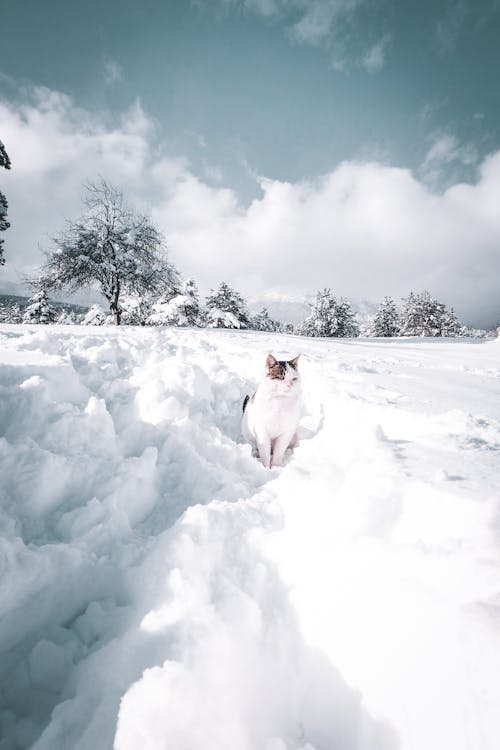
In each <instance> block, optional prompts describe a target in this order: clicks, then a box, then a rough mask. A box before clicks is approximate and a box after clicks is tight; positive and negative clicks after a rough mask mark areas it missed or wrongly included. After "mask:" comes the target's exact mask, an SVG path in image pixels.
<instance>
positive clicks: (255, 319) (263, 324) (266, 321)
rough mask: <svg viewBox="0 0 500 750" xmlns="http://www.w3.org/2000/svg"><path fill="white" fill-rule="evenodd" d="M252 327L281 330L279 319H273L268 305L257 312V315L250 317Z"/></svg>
mask: <svg viewBox="0 0 500 750" xmlns="http://www.w3.org/2000/svg"><path fill="white" fill-rule="evenodd" d="M250 328H252V329H253V330H254V331H270V332H272V331H279V329H280V324H279V323H278V321H276V320H273V319H272V318H271V317H270V315H269V312H268V310H267V307H263V308H262V310H261V311H260V312H258V313H257V315H253V316H252V317H251V318H250Z"/></svg>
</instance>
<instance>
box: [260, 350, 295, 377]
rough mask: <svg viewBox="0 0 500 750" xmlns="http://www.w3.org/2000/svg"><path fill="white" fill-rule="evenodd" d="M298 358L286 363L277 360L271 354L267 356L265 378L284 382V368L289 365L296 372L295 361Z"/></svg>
mask: <svg viewBox="0 0 500 750" xmlns="http://www.w3.org/2000/svg"><path fill="white" fill-rule="evenodd" d="M298 359H299V357H298V356H297V357H295V359H291V360H289V361H288V362H287V361H285V360H277V359H276V358H275V357H273V355H272V354H268V356H267V360H266V364H267V377H268V378H271V380H284V379H285V375H286V366H287V365H289V366H290V367H292V368H293V369H294V370H297V361H298Z"/></svg>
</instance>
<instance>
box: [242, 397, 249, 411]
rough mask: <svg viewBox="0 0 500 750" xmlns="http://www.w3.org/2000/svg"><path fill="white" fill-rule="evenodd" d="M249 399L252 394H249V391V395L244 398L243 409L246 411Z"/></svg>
mask: <svg viewBox="0 0 500 750" xmlns="http://www.w3.org/2000/svg"><path fill="white" fill-rule="evenodd" d="M249 401H250V396H249V395H248V393H247V395H246V396H245V398H244V399H243V411H245V409H246V406H247V404H248V402H249Z"/></svg>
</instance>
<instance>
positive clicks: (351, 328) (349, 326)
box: [334, 297, 359, 338]
mask: <svg viewBox="0 0 500 750" xmlns="http://www.w3.org/2000/svg"><path fill="white" fill-rule="evenodd" d="M334 302H335V305H334V310H335V315H336V318H337V333H336V334H335V335H336V336H340V337H343V338H356V337H357V336H359V326H358V324H357V322H356V317H355V315H354V313H353V311H352V309H351V305H350V304H349V302H348V301H347V300H346V299H344V298H343V297H341V298H340V300H339V301H338V302H337V301H335V300H334Z"/></svg>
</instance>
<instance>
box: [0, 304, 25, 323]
mask: <svg viewBox="0 0 500 750" xmlns="http://www.w3.org/2000/svg"><path fill="white" fill-rule="evenodd" d="M22 320H23V313H22V310H21V308H20V307H19V305H18V304H17V302H13V303H11V304H5V305H2V307H1V308H0V322H1V323H22Z"/></svg>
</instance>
